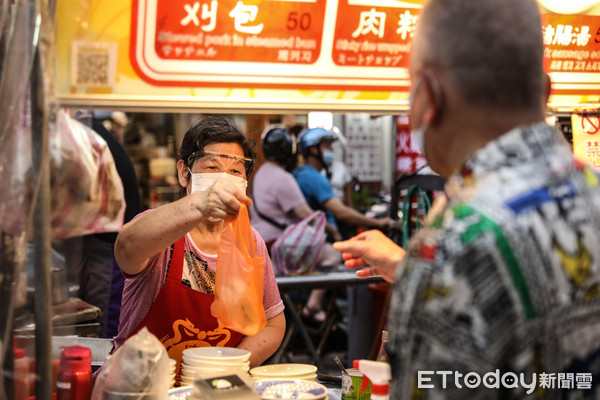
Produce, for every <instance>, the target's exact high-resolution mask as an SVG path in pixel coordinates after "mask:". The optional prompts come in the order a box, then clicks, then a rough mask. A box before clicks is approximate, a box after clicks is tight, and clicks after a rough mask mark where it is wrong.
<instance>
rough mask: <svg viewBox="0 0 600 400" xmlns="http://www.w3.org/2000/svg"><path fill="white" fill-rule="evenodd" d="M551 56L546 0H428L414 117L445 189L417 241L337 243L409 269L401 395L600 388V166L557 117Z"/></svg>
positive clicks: (567, 392)
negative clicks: (571, 142) (555, 122)
mask: <svg viewBox="0 0 600 400" xmlns="http://www.w3.org/2000/svg"><path fill="white" fill-rule="evenodd" d="M507 26H510V27H511V28H510V29H508V30H507V29H506V27H507ZM543 60H544V45H543V40H542V29H541V18H540V12H539V9H538V5H537V3H536V2H535V1H534V0H461V1H448V0H431V1H429V2H428V3H427V4H426V5H425V7H424V8H423V10H422V12H421V16H420V20H419V23H418V26H417V31H416V36H415V37H414V41H413V43H412V48H411V59H410V70H409V71H410V78H411V82H412V87H411V96H410V98H411V107H410V117H411V125H412V129H413V135H414V137H415V139H416V140H417V141H418V142H420V143H421V145H422V146H421V148H422V149H423V153H424V155H425V158H426V159H427V161H428V162H429V165H430V166H431V168H432V169H433V170H435V171H436V172H438V173H439V174H440V175H442V176H443V177H446V178H448V182H447V185H446V196H441V197H438V198H437V199H436V204H435V205H434V207H433V208H432V211H431V212H430V215H429V216H428V223H427V225H426V227H425V228H424V229H421V230H420V231H418V232H417V234H416V235H415V236H414V237H413V238H412V240H411V241H410V242H409V244H408V246H407V249H406V251H404V250H403V249H401V248H400V247H398V246H397V245H396V244H395V243H393V242H391V241H390V240H389V239H387V238H386V237H384V236H383V235H381V234H380V233H379V232H377V231H368V232H365V233H363V234H360V235H358V236H357V237H355V238H353V239H351V240H349V241H346V242H340V243H336V244H335V248H336V249H337V250H339V251H341V252H342V256H343V258H344V259H345V262H346V266H347V267H349V268H356V267H359V266H362V265H370V267H369V268H366V269H363V270H360V272H358V274H359V275H360V276H367V275H371V274H381V275H383V276H384V277H385V278H386V280H388V281H390V282H392V281H395V285H394V293H393V298H392V304H391V312H390V315H389V331H390V338H389V347H388V349H387V350H389V351H388V354H389V356H390V360H391V365H392V389H391V391H392V397H393V398H396V399H411V398H419V399H433V398H435V399H446V398H461V399H472V398H477V399H496V398H503V399H504V398H506V399H508V398H510V399H523V398H536V399H542V398H596V397H597V393H598V389H597V387H598V382H599V381H598V375H597V368H596V366H597V365H598V363H600V313H599V312H598V307H599V304H600V296H599V291H598V288H599V287H600V286H599V285H600V246H598V243H600V176H599V174H598V172H597V171H595V170H593V169H592V168H591V167H590V166H588V165H585V164H583V163H582V162H581V161H579V160H576V159H575V158H574V157H573V154H572V153H571V151H570V149H569V147H568V146H567V145H566V144H565V142H564V140H563V139H562V137H561V135H560V133H559V132H558V131H557V130H556V129H555V128H554V127H551V126H548V125H547V124H546V123H545V119H544V112H545V104H546V102H547V100H548V96H549V94H550V80H549V78H548V76H547V75H546V74H545V72H544V69H543ZM423 371H425V372H423ZM428 371H434V372H428ZM436 371H437V373H436ZM440 371H441V372H442V374H443V373H445V371H446V372H449V374H448V375H444V376H443V379H444V382H445V383H446V385H445V386H443V387H442V383H444V382H442V374H440V373H439V372H440ZM469 373H472V375H470V376H469V378H468V379H469V380H468V382H467V380H466V379H465V375H464V374H469ZM488 373H492V374H493V376H492V375H488V384H484V383H485V382H484V381H483V380H481V379H483V378H484V376H485V374H488ZM460 374H463V375H462V376H460ZM473 374H477V376H478V377H479V378H480V380H479V381H478V379H477V376H475V375H473ZM521 374H522V375H521ZM496 375H497V376H498V378H495V376H496ZM429 378H431V380H429ZM565 379H566V380H567V381H573V384H565V381H564V380H565ZM494 381H495V382H496V383H494ZM496 384H497V386H495V385H496Z"/></svg>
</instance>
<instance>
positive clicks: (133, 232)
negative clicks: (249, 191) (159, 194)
mask: <svg viewBox="0 0 600 400" xmlns="http://www.w3.org/2000/svg"><path fill="white" fill-rule="evenodd" d="M255 154H256V152H255V149H254V141H253V140H252V139H251V138H249V137H248V136H246V135H244V134H243V133H242V132H241V131H240V130H239V129H238V128H237V126H235V124H234V123H233V122H232V121H230V120H228V119H226V118H222V117H208V118H206V119H203V120H201V121H198V122H196V123H195V124H194V125H193V126H191V127H190V128H189V129H188V131H187V132H186V134H185V137H184V138H183V143H182V145H181V149H180V150H179V161H178V162H177V172H178V178H179V183H180V184H181V186H183V187H184V188H185V189H186V192H187V195H186V196H184V197H183V198H181V199H179V200H177V201H175V202H173V203H170V204H166V205H164V206H161V207H159V208H156V209H154V210H148V211H145V212H144V213H142V214H140V215H139V216H138V217H136V219H134V220H133V221H131V222H130V223H128V224H126V225H125V226H124V227H123V230H122V232H121V233H120V234H119V235H118V237H117V241H116V243H115V259H116V261H117V262H118V264H119V266H120V267H121V270H122V271H123V274H124V275H125V277H126V281H125V288H124V290H123V300H122V309H121V318H120V324H119V333H118V335H117V336H116V337H115V349H116V348H118V347H119V346H120V345H122V344H123V342H124V341H125V340H126V339H127V338H128V337H130V336H131V335H133V334H134V333H136V332H137V331H139V330H140V329H141V328H142V327H144V326H145V327H147V328H148V329H149V330H150V332H152V333H153V334H154V335H155V336H156V337H157V338H158V339H159V340H160V341H161V342H162V343H163V344H164V345H165V347H166V348H167V352H168V353H169V357H171V358H174V359H179V361H181V360H180V357H181V352H182V351H183V349H185V348H188V347H200V346H228V347H238V348H242V349H246V350H249V351H250V352H251V353H252V355H251V356H250V367H251V368H252V367H254V366H257V365H260V364H261V363H262V362H264V361H265V360H266V359H267V358H268V357H269V356H271V355H272V354H273V353H274V352H275V351H276V350H277V348H278V347H279V345H280V344H281V341H282V339H283V335H284V332H285V317H284V314H283V308H284V306H283V303H282V301H281V297H280V295H279V290H278V288H277V284H276V281H275V276H274V274H273V269H272V267H271V260H270V259H269V256H268V253H267V249H266V246H265V242H264V240H263V239H262V238H261V237H260V235H259V234H258V233H257V232H256V231H255V230H254V229H253V230H252V233H253V236H254V241H255V242H256V251H257V254H258V255H262V256H264V294H263V305H264V309H265V313H266V317H267V325H266V326H265V327H264V328H263V329H262V330H261V331H260V332H258V333H257V334H256V335H254V336H243V335H242V334H240V333H238V332H235V331H232V330H230V329H226V328H218V323H217V320H216V318H215V317H213V316H212V315H211V312H210V305H211V303H212V302H213V299H214V287H215V270H216V266H217V252H218V248H219V239H220V236H221V229H222V227H223V220H231V219H235V218H236V216H237V214H238V212H239V209H240V204H241V203H245V204H247V205H250V204H251V203H252V202H251V200H250V198H249V197H247V196H246V194H245V190H246V184H247V178H248V176H249V175H250V173H251V171H252V168H253V166H254V159H255ZM178 364H179V367H180V366H181V363H178Z"/></svg>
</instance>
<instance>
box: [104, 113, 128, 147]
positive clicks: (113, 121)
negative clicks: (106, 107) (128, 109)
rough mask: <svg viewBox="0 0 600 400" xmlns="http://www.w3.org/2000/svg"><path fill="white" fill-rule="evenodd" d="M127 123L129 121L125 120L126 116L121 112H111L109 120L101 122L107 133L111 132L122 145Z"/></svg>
mask: <svg viewBox="0 0 600 400" xmlns="http://www.w3.org/2000/svg"><path fill="white" fill-rule="evenodd" d="M128 123H129V119H128V118H127V114H125V113H124V112H123V111H113V112H112V113H110V118H108V119H105V120H104V121H102V125H104V127H105V128H106V129H107V130H108V131H110V132H112V134H113V135H115V137H116V138H117V140H118V141H119V142H121V143H123V138H124V135H125V128H127V124H128Z"/></svg>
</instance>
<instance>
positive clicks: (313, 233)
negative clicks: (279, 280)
mask: <svg viewBox="0 0 600 400" xmlns="http://www.w3.org/2000/svg"><path fill="white" fill-rule="evenodd" d="M325 222H326V216H325V213H324V212H323V211H314V212H312V213H311V214H309V215H308V216H307V217H305V218H304V219H302V220H301V221H300V222H298V223H296V224H294V225H290V226H288V227H287V228H285V230H284V231H283V233H282V234H281V235H280V236H279V237H278V238H277V240H275V242H274V243H273V245H272V246H271V261H272V262H273V267H274V269H275V274H276V275H279V276H285V275H291V274H305V273H307V272H310V271H311V270H312V269H313V268H314V266H315V265H316V264H317V261H318V260H319V257H320V256H321V251H322V250H323V244H325V239H326V235H325Z"/></svg>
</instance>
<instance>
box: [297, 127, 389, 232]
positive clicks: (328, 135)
mask: <svg viewBox="0 0 600 400" xmlns="http://www.w3.org/2000/svg"><path fill="white" fill-rule="evenodd" d="M336 140H337V137H336V136H335V135H334V134H333V132H331V131H329V130H327V129H323V128H312V129H305V130H304V131H302V132H301V133H300V136H299V137H298V147H299V150H300V153H301V154H302V157H303V158H304V165H302V166H300V167H298V168H296V169H295V170H294V172H293V175H294V177H295V178H296V181H297V182H298V185H299V186H300V189H301V190H302V193H303V194H304V197H305V198H306V202H307V203H308V205H309V206H310V207H311V208H312V209H313V210H322V211H325V213H326V214H327V221H328V222H329V223H331V224H332V225H334V226H337V222H336V221H343V222H344V223H346V224H348V225H353V226H362V227H367V228H379V229H383V228H385V227H386V226H387V225H388V223H389V222H390V219H389V218H388V217H384V218H369V217H366V216H364V215H363V214H361V213H359V212H358V211H356V210H355V209H353V208H351V207H348V206H346V205H345V204H344V203H343V202H342V200H341V199H340V198H339V197H337V196H336V195H335V193H334V192H333V189H332V188H331V184H330V183H329V180H328V179H327V177H325V176H323V175H321V173H320V172H319V171H321V170H325V172H326V173H327V175H329V167H331V165H332V164H333V161H334V160H335V153H334V152H333V147H332V143H333V142H334V141H336Z"/></svg>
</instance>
